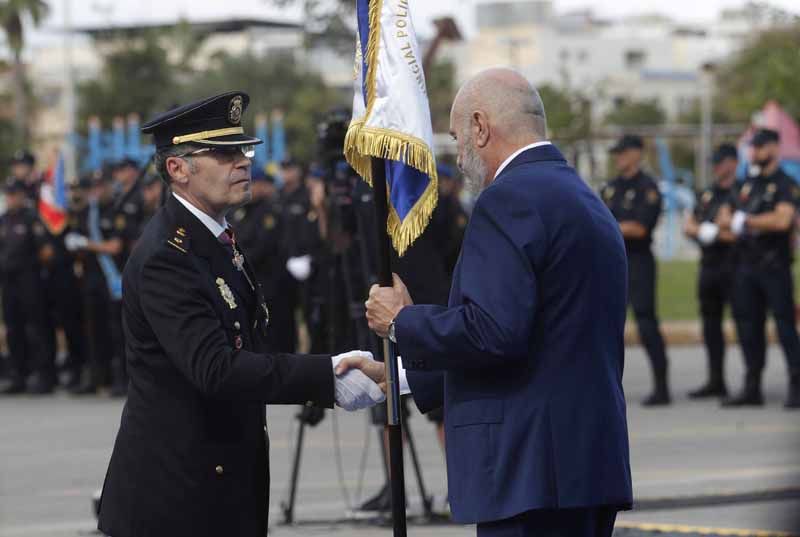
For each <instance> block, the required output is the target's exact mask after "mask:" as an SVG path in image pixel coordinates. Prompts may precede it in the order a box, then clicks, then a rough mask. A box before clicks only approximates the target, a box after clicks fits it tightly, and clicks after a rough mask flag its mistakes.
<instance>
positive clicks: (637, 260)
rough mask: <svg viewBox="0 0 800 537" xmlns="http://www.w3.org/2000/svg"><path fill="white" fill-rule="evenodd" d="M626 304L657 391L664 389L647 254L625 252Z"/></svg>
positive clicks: (650, 262)
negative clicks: (626, 255) (659, 388)
mask: <svg viewBox="0 0 800 537" xmlns="http://www.w3.org/2000/svg"><path fill="white" fill-rule="evenodd" d="M628 301H629V302H630V304H631V306H632V307H633V313H634V315H635V316H636V325H637V326H638V328H639V338H640V339H641V340H642V344H643V345H644V348H645V350H646V351H647V356H648V357H649V358H650V365H651V367H652V368H653V377H654V379H655V384H656V388H657V389H658V387H659V386H660V385H663V386H666V381H667V354H666V351H665V350H664V338H663V337H662V336H661V331H660V330H659V328H658V318H657V317H656V262H655V259H654V258H653V254H652V253H651V252H650V251H649V250H648V251H644V252H628Z"/></svg>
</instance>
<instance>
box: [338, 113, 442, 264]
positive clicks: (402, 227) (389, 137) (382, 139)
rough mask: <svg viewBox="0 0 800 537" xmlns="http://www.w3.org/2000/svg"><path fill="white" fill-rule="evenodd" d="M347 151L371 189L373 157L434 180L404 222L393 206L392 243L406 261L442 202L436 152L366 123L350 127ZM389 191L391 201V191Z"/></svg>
mask: <svg viewBox="0 0 800 537" xmlns="http://www.w3.org/2000/svg"><path fill="white" fill-rule="evenodd" d="M344 148H345V150H344V151H345V158H346V159H347V162H349V163H350V165H351V166H352V167H353V169H354V170H355V171H356V172H357V173H358V174H359V175H360V176H361V177H363V178H364V180H365V181H366V182H367V183H369V185H370V186H372V158H373V157H374V158H381V159H387V160H394V161H398V162H403V163H405V164H407V165H409V166H411V167H413V168H416V169H417V170H419V171H421V172H422V173H424V174H426V175H427V176H428V177H429V178H430V181H429V183H428V186H427V187H426V188H425V191H424V192H423V193H422V195H421V196H420V197H419V199H418V200H417V202H416V203H415V204H414V206H413V207H412V208H411V210H410V211H409V212H408V214H407V215H406V217H405V219H403V220H401V219H400V215H399V214H397V211H396V210H395V208H394V207H392V206H391V204H390V210H389V221H388V222H387V231H388V233H389V237H391V239H392V245H393V246H394V248H395V250H397V253H398V255H400V256H401V257H402V256H403V254H405V253H406V250H408V248H409V247H410V246H411V245H412V244H413V243H414V241H415V240H417V238H419V236H420V235H422V232H423V231H425V227H426V226H427V225H428V223H429V222H430V220H431V216H433V210H434V209H436V204H437V202H438V201H439V186H438V185H439V177H438V175H437V172H436V159H435V158H434V156H433V152H432V151H431V150H430V149H429V148H428V146H427V144H425V142H423V141H422V140H419V139H418V138H415V137H413V136H408V135H405V134H403V133H400V132H395V131H390V130H386V129H379V128H375V127H366V126H364V122H363V121H353V122H352V123H351V124H350V128H348V129H347V136H346V137H345V141H344ZM387 186H389V185H387ZM386 190H387V195H389V196H390V198H391V192H390V190H389V188H387V189H386Z"/></svg>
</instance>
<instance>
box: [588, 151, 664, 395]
mask: <svg viewBox="0 0 800 537" xmlns="http://www.w3.org/2000/svg"><path fill="white" fill-rule="evenodd" d="M643 149H644V142H643V141H642V139H641V138H640V137H639V136H635V135H625V136H623V137H622V139H620V141H619V142H618V143H617V144H616V145H615V146H614V147H612V148H611V153H612V154H613V155H614V160H615V164H616V169H617V173H619V176H618V177H617V178H616V179H614V180H613V181H611V182H609V183H607V184H606V185H605V186H604V187H603V189H602V191H601V195H602V197H603V200H604V201H605V203H606V205H607V206H608V208H609V209H610V210H611V212H612V213H613V215H614V217H615V218H616V219H617V221H618V222H619V227H620V230H621V231H622V236H623V238H624V239H625V250H626V252H627V254H628V300H629V302H630V304H631V306H633V313H634V315H635V316H636V324H637V325H638V327H639V337H640V339H641V340H642V343H643V344H644V347H645V349H646V350H647V355H648V356H649V357H650V365H651V367H652V368H653V378H654V389H653V393H652V394H650V396H648V397H647V398H646V399H645V400H644V401H642V404H643V405H644V406H660V405H668V404H669V403H670V393H669V385H668V381H667V368H668V365H667V354H666V351H665V349H664V338H663V337H662V336H661V331H660V329H659V326H658V318H657V317H656V261H655V258H654V257H653V252H652V251H651V244H652V242H653V229H654V228H655V227H656V223H657V222H658V217H659V216H660V214H661V194H660V193H659V192H658V185H657V184H656V182H655V180H654V179H653V178H652V177H650V176H649V175H647V174H646V173H644V172H643V171H642V151H643Z"/></svg>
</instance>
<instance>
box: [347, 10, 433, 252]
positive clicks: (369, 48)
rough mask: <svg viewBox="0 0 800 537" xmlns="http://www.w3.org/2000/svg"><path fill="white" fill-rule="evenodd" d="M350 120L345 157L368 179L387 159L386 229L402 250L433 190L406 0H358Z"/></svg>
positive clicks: (416, 231)
mask: <svg viewBox="0 0 800 537" xmlns="http://www.w3.org/2000/svg"><path fill="white" fill-rule="evenodd" d="M356 11H357V14H358V34H357V43H356V61H355V74H354V80H355V98H354V100H353V120H352V122H351V123H350V128H349V129H348V131H347V137H346V139H345V147H344V151H345V156H346V158H347V161H348V162H349V163H350V165H351V166H353V168H354V169H355V170H356V172H358V174H359V175H361V177H363V178H364V179H365V180H366V181H367V182H369V183H370V184H371V182H372V164H371V163H372V158H382V159H386V180H387V183H388V186H389V188H388V190H389V202H390V209H389V222H388V231H389V235H390V236H391V238H392V244H393V245H394V247H395V249H396V250H397V251H398V253H399V254H400V255H403V253H405V251H406V250H407V249H408V247H409V246H411V244H412V243H413V242H414V240H416V239H417V237H419V236H420V235H421V234H422V232H423V231H424V230H425V227H426V226H427V225H428V222H429V221H430V218H431V215H432V214H433V210H434V209H435V208H436V202H437V199H438V198H437V196H438V190H437V181H438V179H437V175H436V158H435V156H434V154H433V129H432V127H431V116H430V105H429V103H428V94H427V90H426V86H425V74H424V72H423V69H422V56H421V54H420V50H419V45H418V43H417V38H416V34H415V32H414V25H413V23H412V21H411V11H410V7H409V1H408V0H358V2H357V6H356Z"/></svg>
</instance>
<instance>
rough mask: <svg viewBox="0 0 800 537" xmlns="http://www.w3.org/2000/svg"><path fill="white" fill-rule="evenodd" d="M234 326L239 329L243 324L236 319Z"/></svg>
mask: <svg viewBox="0 0 800 537" xmlns="http://www.w3.org/2000/svg"><path fill="white" fill-rule="evenodd" d="M233 327H234V328H235V329H236V330H239V329H240V328H242V325H241V324H239V321H236V322H235V323H233Z"/></svg>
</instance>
